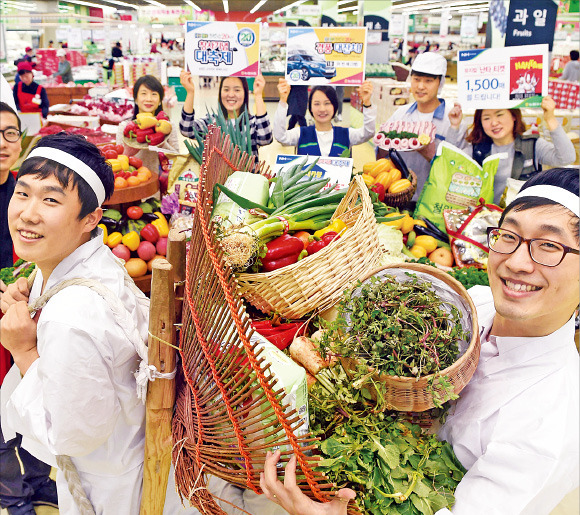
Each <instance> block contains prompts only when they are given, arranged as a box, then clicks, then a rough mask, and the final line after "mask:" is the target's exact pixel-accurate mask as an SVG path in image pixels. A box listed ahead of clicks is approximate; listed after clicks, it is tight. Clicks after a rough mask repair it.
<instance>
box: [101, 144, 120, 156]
mask: <svg viewBox="0 0 580 515" xmlns="http://www.w3.org/2000/svg"><path fill="white" fill-rule="evenodd" d="M116 147H117V145H113V144H112V143H109V144H108V145H105V146H104V147H103V148H101V154H102V153H104V152H106V151H107V150H114V151H115V152H117V150H116ZM122 153H123V152H122V151H121V154H122ZM117 154H118V152H117Z"/></svg>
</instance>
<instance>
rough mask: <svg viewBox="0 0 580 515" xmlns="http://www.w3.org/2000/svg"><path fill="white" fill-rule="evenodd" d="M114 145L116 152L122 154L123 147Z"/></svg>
mask: <svg viewBox="0 0 580 515" xmlns="http://www.w3.org/2000/svg"><path fill="white" fill-rule="evenodd" d="M114 147H115V151H116V152H117V154H122V153H123V152H124V151H125V147H123V145H114Z"/></svg>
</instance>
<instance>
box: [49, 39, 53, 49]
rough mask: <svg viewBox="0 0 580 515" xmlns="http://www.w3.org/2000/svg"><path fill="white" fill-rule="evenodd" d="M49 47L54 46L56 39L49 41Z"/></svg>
mask: <svg viewBox="0 0 580 515" xmlns="http://www.w3.org/2000/svg"><path fill="white" fill-rule="evenodd" d="M48 48H54V41H53V40H52V39H51V40H50V41H49V42H48Z"/></svg>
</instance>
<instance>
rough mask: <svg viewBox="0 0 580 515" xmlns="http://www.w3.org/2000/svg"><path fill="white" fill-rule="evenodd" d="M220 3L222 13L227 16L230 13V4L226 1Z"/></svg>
mask: <svg viewBox="0 0 580 515" xmlns="http://www.w3.org/2000/svg"><path fill="white" fill-rule="evenodd" d="M222 2H223V3H224V12H225V13H226V14H227V13H229V12H230V4H229V3H228V0H222Z"/></svg>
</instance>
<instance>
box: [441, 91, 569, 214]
mask: <svg viewBox="0 0 580 515" xmlns="http://www.w3.org/2000/svg"><path fill="white" fill-rule="evenodd" d="M542 109H543V111H544V121H545V122H546V125H547V127H548V129H549V130H550V135H551V138H552V143H550V142H548V141H546V140H545V139H543V138H539V137H538V136H537V135H536V134H530V135H527V136H525V135H524V132H525V130H526V126H525V124H524V122H523V120H522V113H521V111H520V110H519V109H477V110H476V111H475V115H474V119H473V125H472V127H471V128H470V130H469V132H467V131H466V127H465V126H464V125H463V126H462V124H461V120H462V118H463V114H462V111H461V105H460V104H457V103H456V104H455V105H454V107H453V109H452V110H451V111H450V112H449V122H450V125H451V126H450V129H449V131H448V132H447V138H448V141H449V142H450V143H451V144H453V145H455V146H457V147H459V148H461V149H462V150H464V151H465V152H466V153H467V154H469V155H470V156H472V157H473V159H475V160H476V161H477V162H478V163H479V164H480V165H481V164H482V163H483V160H484V159H485V158H486V157H487V156H489V155H491V154H499V153H505V154H506V158H505V159H500V161H499V167H498V170H497V172H496V174H495V178H494V183H493V200H494V202H495V203H496V204H498V203H499V201H500V200H501V197H502V195H503V192H504V190H505V187H506V184H507V179H508V177H512V178H514V179H521V180H526V179H527V178H529V177H530V175H531V174H533V173H536V172H538V171H540V170H541V169H542V165H550V166H566V165H569V164H570V163H573V162H574V160H575V159H576V151H575V150H574V145H573V143H572V141H571V140H570V138H568V136H567V134H566V133H565V132H564V129H563V128H562V127H561V126H560V124H559V123H558V120H557V119H556V116H555V115H554V110H555V109H556V103H555V102H554V100H553V99H552V97H550V96H546V97H544V98H543V99H542Z"/></svg>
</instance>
